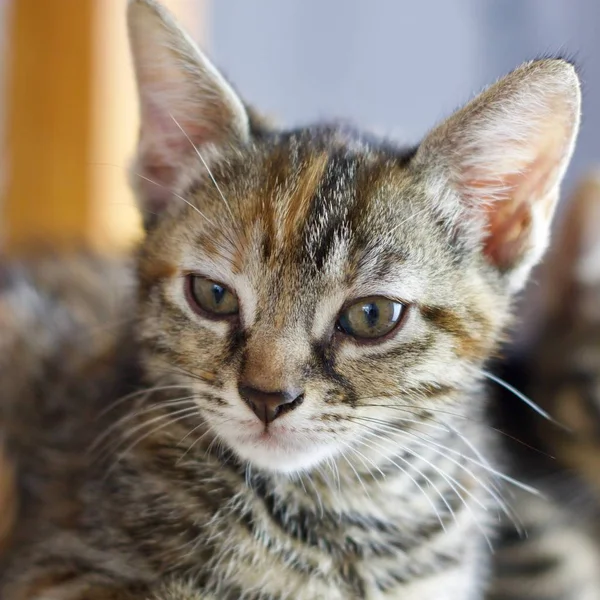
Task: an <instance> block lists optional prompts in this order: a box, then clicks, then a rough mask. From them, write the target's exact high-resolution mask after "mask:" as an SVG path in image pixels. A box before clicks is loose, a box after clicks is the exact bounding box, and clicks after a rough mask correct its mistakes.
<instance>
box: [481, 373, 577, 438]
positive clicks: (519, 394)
mask: <svg viewBox="0 0 600 600" xmlns="http://www.w3.org/2000/svg"><path fill="white" fill-rule="evenodd" d="M479 373H481V374H482V375H483V376H484V377H485V378H487V379H489V380H490V381H493V382H494V383H497V384H498V385H500V386H502V387H503V388H504V389H505V390H508V391H509V392H510V393H511V394H514V395H515V396H516V397H517V398H518V399H519V400H521V401H522V402H524V403H525V404H527V406H529V408H531V409H533V410H534V411H535V412H536V413H537V414H538V415H540V416H541V417H543V418H544V419H546V420H547V421H550V422H551V423H553V424H554V425H557V426H558V427H560V428H562V429H564V430H566V431H570V430H569V428H568V427H567V426H566V425H563V424H562V423H560V422H559V421H557V420H556V419H555V418H554V417H552V415H550V413H548V412H546V411H545V410H544V409H543V408H542V407H541V406H539V405H538V404H536V403H535V402H534V401H533V400H532V399H531V398H529V397H528V396H526V395H525V394H523V392H520V391H519V390H518V389H517V388H516V387H514V386H512V385H510V383H508V382H506V381H504V379H502V378H500V377H498V376H496V375H494V374H493V373H490V372H489V371H485V370H483V369H480V370H479Z"/></svg>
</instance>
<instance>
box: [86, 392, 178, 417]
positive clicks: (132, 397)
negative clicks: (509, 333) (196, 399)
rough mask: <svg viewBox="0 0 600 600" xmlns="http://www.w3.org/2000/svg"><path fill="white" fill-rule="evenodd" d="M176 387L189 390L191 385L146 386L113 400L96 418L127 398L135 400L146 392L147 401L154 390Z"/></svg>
mask: <svg viewBox="0 0 600 600" xmlns="http://www.w3.org/2000/svg"><path fill="white" fill-rule="evenodd" d="M175 389H188V390H189V389H190V386H189V385H158V386H154V387H151V388H144V389H142V390H136V391H135V392H131V393H130V394H126V395H125V396H121V397H120V398H118V399H117V400H115V401H114V402H111V403H110V404H109V405H108V406H107V407H105V408H103V409H102V410H101V411H100V412H99V413H98V416H97V417H96V418H98V419H99V418H101V417H103V416H105V415H106V414H107V413H109V412H110V411H111V410H114V409H115V408H116V407H117V406H120V405H121V404H123V403H124V402H126V401H127V400H133V399H134V398H138V397H139V396H143V395H144V394H146V397H145V398H144V401H145V400H146V398H147V397H148V396H149V395H150V394H152V393H154V392H163V391H167V390H175Z"/></svg>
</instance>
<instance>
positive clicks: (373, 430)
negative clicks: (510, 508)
mask: <svg viewBox="0 0 600 600" xmlns="http://www.w3.org/2000/svg"><path fill="white" fill-rule="evenodd" d="M353 419H356V420H367V419H366V418H364V417H353ZM364 427H366V428H367V429H368V430H369V431H370V435H372V436H375V437H377V438H379V439H382V440H385V439H386V437H385V436H382V435H379V432H381V429H378V428H376V427H371V426H369V425H364ZM380 427H382V428H384V429H387V430H388V431H389V432H390V433H393V434H400V433H403V432H402V430H396V429H394V428H393V427H391V426H385V425H383V424H380ZM423 445H425V444H423ZM403 450H404V451H405V452H408V453H409V454H410V455H411V456H414V457H415V458H419V459H420V460H422V461H423V462H424V463H425V464H426V465H428V466H429V467H431V468H432V469H434V470H435V471H436V472H437V473H439V474H440V475H441V476H442V478H443V479H444V480H445V481H446V483H448V485H449V486H450V488H451V489H452V491H453V492H454V493H455V494H456V495H457V496H458V497H459V498H460V499H461V500H463V498H462V496H461V494H460V493H459V491H458V489H457V488H459V489H460V490H462V491H463V492H464V493H466V494H467V495H468V496H469V497H470V498H471V499H472V500H473V501H474V502H475V503H476V504H478V505H479V507H480V508H482V509H483V510H486V511H487V507H486V506H485V505H484V504H483V503H482V502H481V501H480V500H479V499H478V498H477V497H476V496H475V495H473V493H472V492H471V491H470V490H468V489H467V488H465V486H464V485H462V484H461V483H460V482H459V481H458V480H457V479H456V478H454V477H452V476H451V475H449V474H448V473H446V472H445V471H444V470H443V469H441V468H440V467H438V466H437V465H435V464H434V463H432V462H431V461H430V460H428V459H426V458H425V457H424V456H421V455H418V454H416V453H415V452H414V451H413V450H411V449H410V448H408V447H404V448H403ZM463 502H464V500H463Z"/></svg>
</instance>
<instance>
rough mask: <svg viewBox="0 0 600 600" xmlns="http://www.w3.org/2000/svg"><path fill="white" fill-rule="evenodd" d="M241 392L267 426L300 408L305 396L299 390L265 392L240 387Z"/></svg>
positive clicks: (245, 400)
mask: <svg viewBox="0 0 600 600" xmlns="http://www.w3.org/2000/svg"><path fill="white" fill-rule="evenodd" d="M239 392H240V396H241V397H242V400H244V402H245V403H246V404H247V405H248V406H249V407H250V408H251V409H252V412H253V413H254V414H255V415H256V416H257V417H258V418H259V419H260V420H261V421H262V422H263V423H264V424H265V425H268V424H269V423H271V422H272V421H274V420H275V419H277V417H280V416H281V415H283V414H285V413H286V412H289V411H291V410H293V409H294V408H296V407H297V406H300V404H302V401H303V400H304V395H303V394H302V392H301V391H299V390H285V391H277V392H265V391H263V390H258V389H256V388H253V387H248V386H240V388H239Z"/></svg>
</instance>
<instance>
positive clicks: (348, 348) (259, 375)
mask: <svg viewBox="0 0 600 600" xmlns="http://www.w3.org/2000/svg"><path fill="white" fill-rule="evenodd" d="M129 30H130V38H131V46H132V50H133V57H134V63H135V68H136V74H137V82H138V87H139V92H140V105H141V131H140V139H139V149H138V155H137V159H136V163H135V166H134V168H133V169H132V172H133V176H132V179H133V182H134V185H135V188H136V191H137V194H138V196H139V200H140V203H141V206H142V209H143V211H144V215H145V222H146V229H147V235H146V238H145V240H144V242H143V243H142V244H141V247H140V248H139V251H138V253H137V255H136V258H135V269H134V273H135V274H134V275H133V277H132V287H134V288H135V292H134V293H130V292H129V287H130V284H128V283H127V277H126V275H125V274H123V273H122V272H121V271H120V270H119V268H118V266H113V267H111V266H110V265H106V266H104V267H100V266H99V265H98V264H91V265H89V266H88V267H86V266H85V265H86V264H87V263H86V261H85V260H83V261H80V262H78V261H75V262H73V263H71V264H70V266H68V268H66V267H65V269H64V270H63V271H61V269H60V268H58V269H57V270H56V271H55V272H56V275H51V274H50V275H49V274H48V270H49V269H56V268H55V267H51V266H50V265H49V264H46V265H42V266H38V267H37V269H36V270H34V273H32V274H31V273H30V272H29V271H28V270H27V269H25V271H24V272H23V273H20V272H19V269H15V270H12V269H11V270H9V273H8V276H7V278H6V279H7V282H8V283H7V284H6V286H5V287H6V288H7V289H6V291H5V293H4V298H3V300H2V302H3V306H2V309H0V313H1V312H3V313H4V314H5V315H7V318H6V319H5V325H4V327H5V328H6V329H7V332H8V335H7V334H3V335H4V336H5V340H4V342H3V345H4V348H3V350H4V352H2V353H0V357H1V358H0V361H1V362H0V373H1V374H2V375H1V377H2V385H3V392H4V390H8V391H9V393H8V394H7V393H5V392H4V393H3V400H4V402H3V403H2V428H3V430H4V431H5V435H6V436H7V438H8V442H9V450H10V451H11V453H12V455H13V456H14V457H15V458H16V461H17V465H18V469H19V486H20V488H19V498H20V514H19V521H18V523H17V526H16V527H15V530H14V533H13V539H12V542H11V546H10V549H9V551H8V553H7V554H6V557H5V560H4V563H3V564H2V566H1V575H0V582H1V583H0V594H1V595H2V597H3V598H10V599H11V600H25V599H26V600H31V599H41V598H44V599H49V598H52V599H53V600H67V599H68V600H107V599H109V598H110V599H111V600H126V599H140V598H149V597H151V598H157V599H160V600H167V599H168V600H190V599H194V600H206V599H209V598H218V599H220V600H223V599H230V600H234V599H239V598H244V599H247V600H250V599H255V600H258V599H263V600H266V599H269V600H275V599H284V598H293V599H295V600H315V599H327V600H342V599H343V600H347V599H351V598H368V599H374V598H378V599H381V598H403V599H404V600H433V599H435V600H455V599H460V600H469V599H474V598H478V597H480V595H481V593H482V588H483V584H484V581H485V578H486V575H487V571H488V562H489V561H488V558H489V550H488V547H487V544H486V537H489V536H490V535H491V532H492V521H493V518H495V516H496V510H497V509H498V508H500V509H501V508H502V507H505V506H504V504H503V501H502V498H501V491H499V489H498V484H497V481H496V480H495V479H494V473H497V471H495V470H494V469H493V468H492V467H491V466H490V465H489V463H488V462H487V460H486V458H485V456H484V455H483V454H481V452H480V449H481V451H482V452H484V451H486V450H490V447H491V446H492V442H491V441H490V439H489V438H490V430H489V429H488V427H487V426H486V423H485V421H484V420H483V417H482V414H483V409H484V400H483V395H484V394H483V391H482V388H483V382H482V379H483V374H482V370H481V367H482V365H483V363H484V361H486V359H487V358H488V357H489V356H490V354H491V353H492V352H493V351H494V349H495V348H496V345H497V343H498V340H499V338H500V337H501V334H502V332H503V330H504V328H505V325H506V323H507V320H508V317H509V308H510V301H511V300H510V299H511V296H512V295H513V294H514V293H515V292H516V291H517V290H518V289H520V288H521V287H522V285H523V283H524V282H525V280H526V277H527V274H528V271H529V270H530V268H531V267H532V265H533V264H534V263H536V262H537V261H538V259H539V258H540V256H541V255H542V253H543V251H544V249H545V246H546V243H547V238H548V227H549V222H550V219H551V215H552V213H553V212H554V207H555V205H556V201H557V198H558V191H559V184H560V182H561V179H562V177H563V175H564V172H565V169H566V167H567V164H568V162H569V158H570V156H571V153H572V150H573V145H574V141H575V137H576V133H577V129H578V124H579V111H580V92H579V83H578V78H577V75H576V74H575V71H574V69H573V67H572V66H571V65H570V64H568V63H567V62H565V61H563V60H559V59H556V60H541V61H537V62H532V63H528V64H526V65H524V66H522V67H520V68H519V69H517V70H516V71H514V72H513V73H512V74H511V75H509V76H508V77H506V78H505V79H503V80H502V81H500V82H499V83H497V84H495V85H493V86H492V87H490V88H489V89H488V90H487V91H486V92H484V93H483V94H482V95H480V96H479V97H478V98H476V99H475V100H474V101H472V102H471V103H469V104H468V105H467V106H466V107H465V108H463V109H462V110H460V111H459V112H458V113H456V114H455V115H454V116H453V117H451V118H450V119H448V120H447V121H446V122H444V123H443V124H441V125H440V126H439V127H437V128H435V129H434V130H433V131H432V132H431V133H430V134H429V135H428V136H426V138H425V139H424V141H423V142H422V143H421V144H420V145H419V146H418V147H417V148H412V149H408V150H403V149H397V148H393V147H391V146H390V145H383V144H381V143H378V142H377V141H375V140H373V139H369V138H366V137H363V136H360V135H358V134H356V133H354V132H352V131H350V130H348V129H345V128H341V127H338V126H334V125H327V126H313V127H307V128H301V129H297V130H275V129H268V128H267V127H266V126H265V125H264V124H263V123H262V122H261V121H259V120H258V119H257V118H256V117H255V116H254V115H253V114H252V113H250V112H249V111H248V110H247V109H246V108H245V106H244V104H243V102H242V101H241V100H240V99H239V97H238V96H237V94H236V93H235V92H234V90H233V89H232V88H231V87H230V86H229V85H228V84H227V83H226V81H225V80H224V79H223V77H222V76H221V75H220V74H219V73H218V72H217V71H216V70H215V68H214V67H213V66H212V65H211V64H210V63H209V62H208V61H207V59H206V58H205V57H204V56H203V55H202V54H201V53H200V52H199V51H198V49H197V48H196V47H195V46H194V44H193V43H192V42H191V41H190V39H189V38H188V37H187V36H186V35H185V34H184V33H183V32H182V31H181V30H180V29H179V27H178V26H177V25H176V24H175V23H174V21H173V20H172V18H171V17H170V16H169V15H168V14H167V13H166V12H165V11H164V10H163V9H162V8H161V7H160V6H159V5H157V3H156V2H155V1H154V0H135V1H132V2H130V4H129ZM6 340H8V342H7V341H6Z"/></svg>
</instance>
